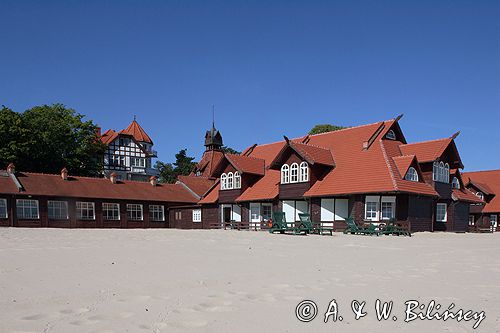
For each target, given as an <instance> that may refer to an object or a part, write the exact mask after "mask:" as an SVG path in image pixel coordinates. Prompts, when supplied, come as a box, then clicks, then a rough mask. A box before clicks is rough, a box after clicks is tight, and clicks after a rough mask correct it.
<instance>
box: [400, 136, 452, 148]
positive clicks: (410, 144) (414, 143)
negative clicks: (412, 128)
mask: <svg viewBox="0 0 500 333" xmlns="http://www.w3.org/2000/svg"><path fill="white" fill-rule="evenodd" d="M444 140H453V139H452V138H441V139H433V140H425V141H418V142H413V143H403V144H401V145H400V146H412V145H418V144H422V143H429V142H437V141H444Z"/></svg>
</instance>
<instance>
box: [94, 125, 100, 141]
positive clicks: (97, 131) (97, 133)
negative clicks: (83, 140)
mask: <svg viewBox="0 0 500 333" xmlns="http://www.w3.org/2000/svg"><path fill="white" fill-rule="evenodd" d="M95 134H96V135H97V137H98V138H100V137H101V128H100V127H99V126H98V127H96V128H95Z"/></svg>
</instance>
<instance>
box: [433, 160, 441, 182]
mask: <svg viewBox="0 0 500 333" xmlns="http://www.w3.org/2000/svg"><path fill="white" fill-rule="evenodd" d="M438 179H439V162H438V161H434V163H433V164H432V180H433V181H438Z"/></svg>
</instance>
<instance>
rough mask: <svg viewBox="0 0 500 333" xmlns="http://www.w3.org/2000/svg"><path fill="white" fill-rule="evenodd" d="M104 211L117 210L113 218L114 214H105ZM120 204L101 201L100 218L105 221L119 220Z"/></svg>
mask: <svg viewBox="0 0 500 333" xmlns="http://www.w3.org/2000/svg"><path fill="white" fill-rule="evenodd" d="M105 212H118V216H117V217H116V218H115V217H114V214H111V216H107V213H105ZM120 215H121V214H120V204H119V203H116V202H103V203H102V218H103V220H105V221H120V219H121V216H120Z"/></svg>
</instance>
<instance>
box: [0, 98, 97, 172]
mask: <svg viewBox="0 0 500 333" xmlns="http://www.w3.org/2000/svg"><path fill="white" fill-rule="evenodd" d="M83 117H84V116H83V115H81V114H79V113H77V112H76V111H75V110H73V109H69V108H66V107H65V106H64V105H62V104H53V105H42V106H35V107H33V108H31V109H29V110H26V111H25V112H23V113H16V112H13V111H11V110H9V109H7V108H5V107H4V108H3V109H2V110H1V111H0V147H1V148H0V166H1V167H4V166H5V165H7V164H8V163H10V162H13V163H15V164H16V168H17V169H18V170H22V171H31V172H43V173H59V172H60V171H61V169H62V168H63V167H66V168H67V169H68V171H69V173H70V174H71V175H77V176H98V175H99V174H100V173H101V170H102V158H101V156H102V154H103V152H104V145H103V144H101V142H100V141H99V140H98V137H97V126H96V125H95V124H94V123H93V122H92V121H90V120H89V121H83Z"/></svg>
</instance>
